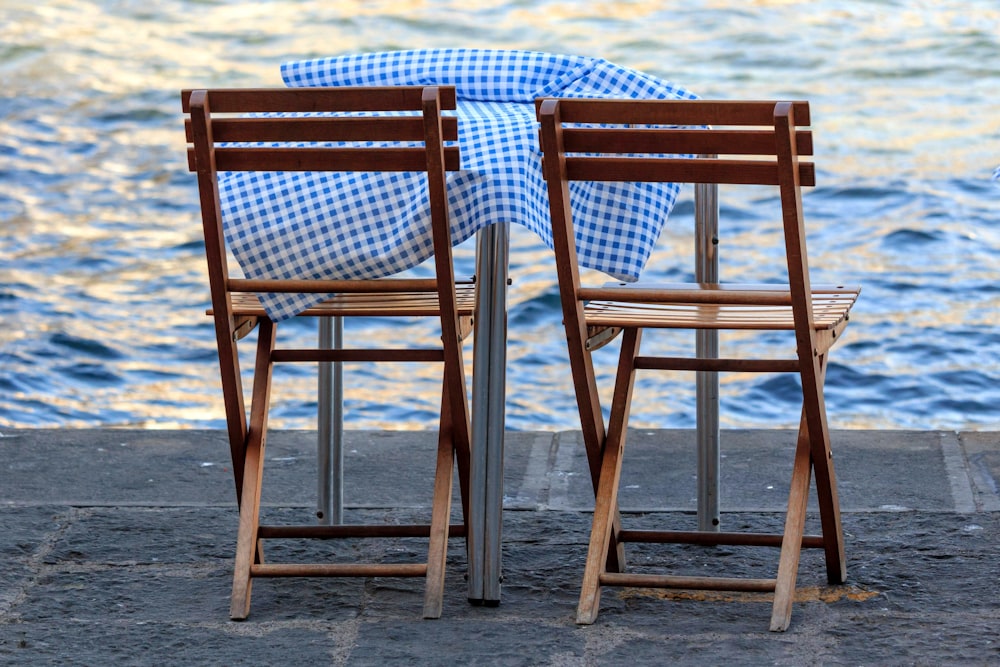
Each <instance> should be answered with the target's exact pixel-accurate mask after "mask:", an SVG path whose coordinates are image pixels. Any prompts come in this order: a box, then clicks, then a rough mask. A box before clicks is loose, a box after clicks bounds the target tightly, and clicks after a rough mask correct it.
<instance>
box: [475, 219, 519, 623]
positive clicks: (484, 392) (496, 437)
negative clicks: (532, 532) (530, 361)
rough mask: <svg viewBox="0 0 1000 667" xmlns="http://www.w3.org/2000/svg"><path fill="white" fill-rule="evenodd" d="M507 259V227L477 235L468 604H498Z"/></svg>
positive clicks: (494, 227)
mask: <svg viewBox="0 0 1000 667" xmlns="http://www.w3.org/2000/svg"><path fill="white" fill-rule="evenodd" d="M508 255H509V242H508V228H507V225H506V224H495V225H490V226H489V227H487V228H485V229H483V230H482V231H480V232H479V236H478V250H477V258H476V264H477V267H476V276H477V278H476V279H477V280H478V283H479V284H478V291H477V295H478V296H477V304H476V324H475V327H476V330H475V340H474V351H473V371H472V457H471V458H472V460H471V464H470V465H471V473H470V474H471V477H472V479H471V483H470V487H471V495H472V497H471V498H470V499H469V523H470V531H469V536H468V537H467V545H468V550H469V578H468V585H469V595H468V597H469V601H470V602H473V603H484V604H487V605H496V604H499V603H500V579H501V545H500V534H501V528H502V522H503V433H504V418H505V413H504V408H505V389H506V366H507V262H508Z"/></svg>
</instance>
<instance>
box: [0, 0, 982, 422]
mask: <svg viewBox="0 0 1000 667" xmlns="http://www.w3.org/2000/svg"><path fill="white" fill-rule="evenodd" d="M671 4H672V5H681V4H683V5H684V7H683V8H674V9H670V8H664V6H669V5H671ZM0 14H2V17H3V21H2V22H0V84H2V85H0V230H2V231H0V426H7V427H48V426H144V427H151V428H167V427H169V428H185V427H211V428H215V427H220V426H221V425H222V407H221V400H220V395H219V390H218V382H217V380H216V366H215V364H216V361H215V352H214V342H213V333H212V330H211V326H210V323H209V321H208V319H207V318H205V317H204V315H203V313H204V309H205V307H206V305H207V290H206V286H205V276H204V267H203V264H204V258H203V255H202V243H201V241H200V228H199V221H198V208H197V206H198V204H197V197H196V192H195V184H194V182H193V179H192V177H191V176H190V175H189V174H188V173H187V170H186V163H185V162H184V145H183V136H182V130H181V118H180V112H179V103H178V91H179V90H180V89H181V88H183V87H191V86H196V85H206V86H270V85H275V86H277V85H281V79H280V76H279V70H278V67H279V65H280V64H281V63H282V62H283V61H286V60H294V59H302V58H311V57H319V56H325V55H337V54H342V53H350V52H360V51H383V50H396V49H409V48H425V47H445V46H467V47H488V48H518V49H531V50H540V51H550V52H559V53H576V54H583V55H596V56H601V57H604V58H607V59H608V60H611V61H613V62H616V63H619V64H622V65H627V66H630V67H634V68H637V69H641V70H645V71H648V72H650V73H652V74H656V75H658V76H661V77H663V78H666V79H669V80H672V81H675V82H677V83H678V84H681V85H683V86H685V87H687V88H689V89H690V90H693V91H694V92H696V93H698V94H700V95H702V96H704V97H723V98H804V99H808V100H810V101H811V103H812V106H813V123H814V129H815V131H816V134H817V144H818V145H817V153H818V155H817V161H818V164H819V166H820V171H819V177H818V180H819V187H817V188H815V189H814V190H813V191H812V192H811V193H809V194H808V195H807V197H806V200H805V203H806V210H807V216H808V217H809V219H810V221H811V225H812V227H811V237H810V242H811V248H810V251H811V260H812V263H813V265H814V268H815V269H816V272H817V278H816V280H822V279H823V276H829V277H831V278H832V277H833V276H837V277H838V278H840V279H844V280H850V281H856V282H860V283H862V284H863V285H864V293H863V294H862V299H861V301H860V302H859V304H858V306H857V311H856V315H855V317H854V318H853V324H852V326H851V327H850V328H849V329H848V333H847V336H846V338H845V340H844V342H843V343H842V344H841V345H840V346H839V347H838V348H837V349H836V350H835V351H834V353H833V355H832V360H833V364H832V366H831V369H830V373H829V380H828V390H827V394H828V397H827V400H828V407H829V412H830V420H831V423H832V424H833V425H834V426H835V427H859V428H861V427H864V428H921V429H923V428H934V429H938V428H941V429H952V428H962V429H994V428H997V427H998V426H1000V361H998V359H1000V316H998V308H1000V283H998V280H997V279H998V273H1000V272H998V268H997V267H998V261H1000V224H998V222H1000V208H998V203H1000V184H998V183H997V182H995V181H993V180H991V174H992V171H993V169H994V168H995V167H996V166H997V165H998V164H1000V114H998V110H1000V99H998V97H1000V9H998V7H997V4H996V1H995V0H898V1H895V0H856V1H850V0H840V1H835V0H808V1H806V0H802V1H797V0H728V1H722V0H716V1H712V0H689V1H687V2H684V3H664V2H653V1H651V0H632V1H628V0H619V1H614V0H607V1H601V2H589V1H587V2H584V1H579V2H573V1H570V0H507V1H505V2H501V1H499V0H461V1H458V0H388V1H383V0H339V1H338V2H328V1H326V0H309V1H298V2H297V1H294V0H280V1H279V0H271V1H259V2H254V3H249V2H247V3H240V2H229V1H226V0H160V1H159V2H156V3H150V2H141V1H138V0H121V1H117V2H116V1H112V0H106V1H98V0H92V1H85V0H47V1H46V2H27V1H25V0H5V2H4V3H3V9H2V12H0ZM686 208H690V204H689V203H683V202H682V203H681V205H680V206H679V209H680V212H683V211H684V209H686ZM723 216H724V219H723V225H724V228H723V230H724V235H725V236H724V245H723V249H722V252H723V276H725V275H726V267H727V266H732V267H736V266H741V265H743V266H753V265H754V264H755V262H756V261H757V260H758V259H760V258H762V257H764V256H766V253H767V251H766V250H765V249H763V248H761V247H759V244H758V243H757V239H756V238H755V237H754V235H753V233H752V232H751V231H750V230H751V223H755V222H756V221H757V218H759V216H760V213H759V211H758V209H757V208H756V206H755V202H752V201H745V200H744V201H741V200H739V199H737V200H736V201H735V202H734V203H733V204H731V205H728V206H726V207H725V208H724V209H723ZM664 237H665V238H664V240H663V244H662V245H663V250H662V251H661V252H660V253H659V254H657V255H656V256H654V258H653V260H652V261H651V264H650V268H649V269H648V273H649V276H650V277H654V278H655V277H656V276H658V275H668V274H666V273H665V271H666V269H664V268H662V265H664V264H666V263H667V262H669V261H672V260H678V261H680V262H682V263H684V265H688V264H689V263H690V259H689V254H688V250H687V249H686V245H685V244H684V238H683V235H682V234H681V227H680V225H677V226H675V227H671V228H670V229H668V230H667V231H666V232H665V234H664ZM511 274H512V277H513V279H514V284H513V286H512V288H511V310H510V352H509V357H510V362H509V367H508V378H509V387H508V401H507V414H508V427H509V428H514V429H534V428H571V427H574V426H575V424H576V423H577V417H576V413H575V404H574V403H573V398H572V393H571V391H570V387H569V383H568V371H567V367H566V365H565V352H564V349H563V342H562V335H561V324H560V317H559V314H558V297H557V292H556V289H555V285H554V269H553V265H552V263H551V260H550V258H549V253H548V251H547V250H546V249H545V248H544V247H542V246H540V244H539V243H538V242H537V241H536V240H535V239H534V238H532V237H531V236H530V234H529V233H528V232H524V231H522V230H518V229H515V230H514V236H513V240H512V266H511ZM377 331H378V330H373V331H372V332H365V333H364V335H366V336H368V335H376V334H377ZM296 335H298V336H302V337H305V338H308V339H312V338H314V336H315V331H314V330H312V329H311V328H309V327H305V326H300V327H299V328H298V329H297V330H296ZM350 335H351V330H350V329H349V330H348V336H350ZM664 344H671V343H669V342H668V343H664ZM356 372H360V373H363V374H364V375H365V377H364V380H363V382H362V384H363V385H364V390H363V392H354V393H352V394H349V402H348V409H349V411H350V416H349V425H350V426H352V427H358V428H361V427H385V426H395V427H403V428H422V427H424V426H427V425H430V424H433V423H434V414H435V412H436V408H437V406H436V401H435V399H434V397H433V379H432V377H431V376H422V379H421V380H420V381H421V382H423V383H424V384H425V385H426V389H425V390H424V392H423V394H424V397H423V398H422V399H421V400H419V401H416V402H413V403H407V404H405V405H396V404H395V402H394V401H392V399H391V397H392V396H393V395H394V394H395V393H396V388H395V385H396V383H398V382H400V381H402V380H404V379H409V375H408V374H407V375H404V371H402V370H390V371H386V372H380V373H378V374H374V373H372V372H371V371H368V370H365V369H361V370H360V371H356ZM407 373H408V371H407ZM640 386H641V387H642V388H643V391H644V395H645V398H643V399H642V401H641V402H640V403H639V404H638V405H637V406H636V408H635V410H634V411H633V414H634V415H635V418H634V423H635V424H636V425H645V426H679V427H688V426H692V425H693V424H694V395H693V391H692V389H691V382H690V379H689V378H688V377H684V376H678V377H673V376H666V377H664V376H657V378H656V379H655V380H650V381H644V382H643V383H642V384H641V385H640ZM722 391H723V394H722V397H723V398H722V402H723V411H722V422H723V425H724V426H726V427H738V426H768V427H785V426H794V425H796V424H797V421H798V419H797V414H798V413H797V400H798V398H797V395H796V393H797V390H796V386H795V383H794V381H793V380H791V379H789V378H785V377H778V378H775V377H773V376H767V377H758V376H739V375H730V376H724V378H723V388H722ZM276 392H278V399H279V400H278V403H277V404H276V406H275V409H274V414H273V417H272V420H273V423H274V424H275V425H277V426H280V427H290V428H309V427H311V426H312V424H313V419H314V417H315V412H316V406H315V379H314V374H313V373H312V372H310V371H308V370H307V369H297V370H294V371H293V372H291V373H284V374H281V375H279V376H278V377H277V379H276ZM387 397H388V398H387ZM746 399H755V400H752V401H751V400H746ZM761 399H762V400H761ZM654 403H655V404H656V405H655V406H654V405H653V404H654ZM751 405H752V406H754V407H750V406H751ZM761 406H764V407H761ZM650 407H655V411H651V410H649V409H648V408H650Z"/></svg>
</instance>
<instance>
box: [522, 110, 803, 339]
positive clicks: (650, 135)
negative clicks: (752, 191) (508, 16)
mask: <svg viewBox="0 0 1000 667" xmlns="http://www.w3.org/2000/svg"><path fill="white" fill-rule="evenodd" d="M536 106H537V110H538V116H539V119H540V121H541V129H540V137H541V145H542V152H543V155H544V158H543V161H544V169H545V174H546V180H547V182H548V183H549V197H550V204H551V208H552V217H553V240H554V243H555V245H556V247H557V253H556V254H557V268H558V270H559V271H562V272H569V273H564V274H563V276H561V280H560V282H565V283H573V284H576V285H579V273H578V270H577V269H576V251H575V244H574V243H573V242H572V239H573V231H572V220H571V207H570V199H569V187H568V183H569V182H570V181H578V180H581V181H634V182H673V183H719V184H749V185H754V184H759V185H771V186H777V187H778V189H779V191H780V198H781V209H782V217H783V227H784V241H785V246H786V253H785V254H786V257H787V264H788V275H789V284H790V291H791V301H792V305H793V309H794V310H795V312H796V317H799V316H800V315H801V317H802V318H804V320H803V321H807V322H811V319H812V309H811V308H810V307H808V303H809V301H808V295H809V291H810V285H809V272H808V261H807V255H806V246H805V232H804V227H803V218H802V201H801V186H804V185H806V186H808V185H814V184H815V167H814V165H813V163H812V162H811V161H805V160H800V159H799V156H800V155H812V152H813V146H812V133H811V132H810V131H809V130H808V129H803V126H808V125H809V122H810V121H809V105H808V103H806V102H774V101H749V102H748V101H709V100H596V99H543V100H538V101H537V103H536ZM560 182H561V185H562V187H558V185H557V184H559V183H560ZM560 254H561V255H563V256H564V257H565V261H562V260H560V259H559V256H560Z"/></svg>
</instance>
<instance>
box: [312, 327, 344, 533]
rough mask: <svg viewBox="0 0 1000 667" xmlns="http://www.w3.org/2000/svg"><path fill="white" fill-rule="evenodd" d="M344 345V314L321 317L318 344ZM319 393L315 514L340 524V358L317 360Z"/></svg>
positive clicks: (323, 520) (327, 523)
mask: <svg viewBox="0 0 1000 667" xmlns="http://www.w3.org/2000/svg"><path fill="white" fill-rule="evenodd" d="M343 346H344V320H343V318H340V317H333V318H330V317H321V318H320V320H319V347H320V348H321V349H328V350H329V349H337V348H341V347H343ZM318 396H319V410H318V414H317V422H318V429H317V430H318V433H319V436H318V438H317V440H318V442H317V443H316V452H317V462H318V465H319V475H318V484H317V487H318V488H317V499H316V518H317V519H318V520H319V523H320V525H324V526H331V525H339V524H342V523H343V522H344V365H343V364H342V363H341V362H339V361H335V362H320V364H319V392H318Z"/></svg>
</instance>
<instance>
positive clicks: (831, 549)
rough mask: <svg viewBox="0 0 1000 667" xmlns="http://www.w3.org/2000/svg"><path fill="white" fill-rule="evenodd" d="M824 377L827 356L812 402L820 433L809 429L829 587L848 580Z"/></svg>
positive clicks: (824, 358) (821, 361)
mask: <svg viewBox="0 0 1000 667" xmlns="http://www.w3.org/2000/svg"><path fill="white" fill-rule="evenodd" d="M825 378H826V356H825V355H824V356H822V357H820V359H819V372H818V377H817V389H818V396H819V400H818V401H815V400H813V401H811V404H812V405H811V409H812V410H814V411H815V413H816V415H817V416H816V418H815V419H814V421H816V422H818V423H819V424H820V426H821V429H820V432H819V433H815V432H813V431H812V430H810V443H811V447H812V462H813V470H814V471H815V477H816V499H817V501H818V503H819V514H820V523H821V525H822V530H823V548H824V551H825V555H826V574H827V581H828V582H829V583H830V584H834V585H835V584H842V583H844V582H845V581H846V580H847V557H846V555H845V548H844V530H843V526H842V525H841V521H840V498H839V496H838V493H837V476H836V473H835V472H834V468H833V451H832V449H831V446H830V429H829V426H828V425H827V421H826V410H825V408H824V406H825V402H824V400H823V393H822V392H823V383H824V381H825Z"/></svg>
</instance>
